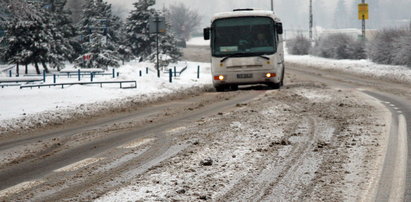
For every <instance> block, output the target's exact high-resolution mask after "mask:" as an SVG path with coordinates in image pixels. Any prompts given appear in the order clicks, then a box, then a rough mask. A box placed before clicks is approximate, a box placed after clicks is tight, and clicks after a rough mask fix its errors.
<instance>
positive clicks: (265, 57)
mask: <svg viewBox="0 0 411 202" xmlns="http://www.w3.org/2000/svg"><path fill="white" fill-rule="evenodd" d="M257 56H258V57H260V58H264V59H266V60H270V58H269V57H267V56H264V55H257Z"/></svg>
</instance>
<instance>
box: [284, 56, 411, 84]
mask: <svg viewBox="0 0 411 202" xmlns="http://www.w3.org/2000/svg"><path fill="white" fill-rule="evenodd" d="M285 60H286V61H287V62H290V63H296V64H302V65H306V66H312V67H316V68H320V69H326V70H339V71H343V72H348V73H353V74H359V75H364V76H371V77H375V78H381V79H389V80H392V81H398V82H405V83H411V69H410V68H408V67H405V66H395V65H380V64H376V63H373V62H371V61H369V60H334V59H326V58H320V57H314V56H307V55H305V56H296V55H286V56H285Z"/></svg>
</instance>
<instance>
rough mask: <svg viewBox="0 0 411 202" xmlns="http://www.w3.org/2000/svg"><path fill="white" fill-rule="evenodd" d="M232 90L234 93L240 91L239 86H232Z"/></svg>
mask: <svg viewBox="0 0 411 202" xmlns="http://www.w3.org/2000/svg"><path fill="white" fill-rule="evenodd" d="M230 90H232V91H238V85H231V86H230Z"/></svg>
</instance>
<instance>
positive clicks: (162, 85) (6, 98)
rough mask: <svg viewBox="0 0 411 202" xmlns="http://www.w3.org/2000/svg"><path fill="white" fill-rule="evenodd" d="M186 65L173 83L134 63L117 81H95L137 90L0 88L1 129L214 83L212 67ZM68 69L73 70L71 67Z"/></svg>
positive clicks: (151, 66) (122, 70) (121, 70)
mask: <svg viewBox="0 0 411 202" xmlns="http://www.w3.org/2000/svg"><path fill="white" fill-rule="evenodd" d="M186 65H187V66H188V68H187V70H186V71H185V72H183V73H182V75H181V77H177V78H175V79H174V81H173V83H169V76H168V73H165V72H162V73H161V78H157V73H156V71H155V68H154V64H151V63H137V62H130V63H128V64H125V65H123V66H122V67H120V68H119V69H117V71H118V72H119V73H120V75H119V77H118V78H115V79H113V78H112V76H109V75H108V76H96V78H95V79H94V81H105V80H136V81H137V89H120V88H119V84H107V85H103V87H102V88H100V86H99V85H93V86H78V85H74V86H66V87H64V89H62V88H61V87H51V88H49V87H43V88H40V89H37V88H33V89H19V87H16V86H14V87H5V88H0V127H4V126H5V125H9V124H12V123H13V122H14V121H18V120H19V119H24V118H26V117H28V116H35V117H36V116H38V117H41V114H42V113H45V112H48V113H52V112H54V111H55V112H57V111H61V110H62V109H66V110H70V109H73V110H74V109H75V110H76V113H82V111H78V110H79V108H78V106H80V105H85V104H89V105H90V106H87V107H86V108H83V110H90V108H93V107H95V108H98V107H101V106H99V105H104V104H107V103H103V102H106V101H109V102H110V101H111V102H121V100H123V99H124V98H127V97H134V98H145V99H147V98H148V99H153V98H157V97H161V96H164V95H167V94H172V93H175V92H177V91H183V90H185V89H188V88H192V87H201V86H204V85H207V84H211V77H210V76H209V75H210V73H209V72H210V68H209V67H210V65H209V64H207V63H194V62H188V63H180V64H176V66H177V71H180V70H181V69H182V68H183V67H185V66H186ZM198 65H200V67H201V76H200V79H197V66H198ZM68 66H69V67H68V68H71V67H70V65H68ZM146 67H149V70H150V71H149V74H146ZM140 70H141V71H142V72H143V76H142V77H139V71H140ZM1 76H3V77H4V76H5V75H1ZM82 81H90V77H89V76H85V77H83V78H82ZM52 82H53V78H52V77H47V80H46V83H52ZM62 82H77V76H72V77H71V78H67V76H60V77H58V78H57V83H62ZM124 100H125V99H124ZM32 118H33V117H32Z"/></svg>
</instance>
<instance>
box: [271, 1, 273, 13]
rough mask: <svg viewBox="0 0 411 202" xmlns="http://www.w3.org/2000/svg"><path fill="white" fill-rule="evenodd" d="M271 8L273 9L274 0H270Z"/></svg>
mask: <svg viewBox="0 0 411 202" xmlns="http://www.w3.org/2000/svg"><path fill="white" fill-rule="evenodd" d="M271 10H272V11H274V0H271Z"/></svg>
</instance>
